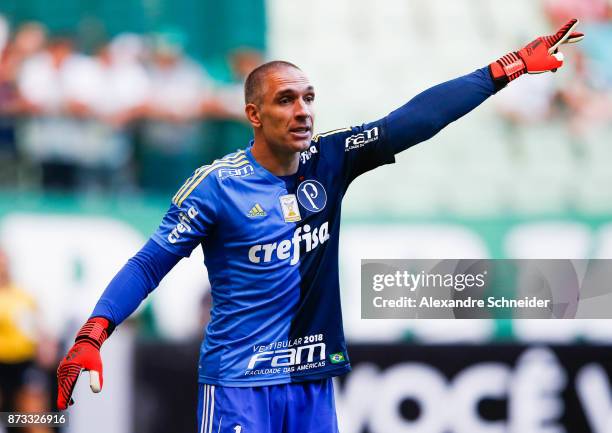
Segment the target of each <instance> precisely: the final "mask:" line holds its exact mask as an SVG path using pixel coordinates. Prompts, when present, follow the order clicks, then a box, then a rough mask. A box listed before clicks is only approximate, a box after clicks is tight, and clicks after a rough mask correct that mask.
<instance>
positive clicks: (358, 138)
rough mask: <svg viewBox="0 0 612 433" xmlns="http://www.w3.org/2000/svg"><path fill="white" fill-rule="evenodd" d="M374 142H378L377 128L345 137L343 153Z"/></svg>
mask: <svg viewBox="0 0 612 433" xmlns="http://www.w3.org/2000/svg"><path fill="white" fill-rule="evenodd" d="M376 140H378V126H375V127H374V128H372V129H367V130H365V131H363V132H361V133H359V134H355V135H351V136H350V137H347V139H346V140H345V141H344V151H345V152H348V151H349V150H353V149H359V148H361V147H363V146H365V145H366V144H368V143H371V142H373V141H376Z"/></svg>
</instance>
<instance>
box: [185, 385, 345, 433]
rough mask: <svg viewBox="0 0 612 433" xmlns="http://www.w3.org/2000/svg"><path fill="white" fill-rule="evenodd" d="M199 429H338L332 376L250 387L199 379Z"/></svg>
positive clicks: (288, 432) (290, 432)
mask: <svg viewBox="0 0 612 433" xmlns="http://www.w3.org/2000/svg"><path fill="white" fill-rule="evenodd" d="M197 432H198V433H338V420H337V418H336V407H335V404H334V387H333V383H332V379H331V378H327V379H322V380H316V381H312V382H301V383H288V384H282V385H270V386H258V387H250V388H239V387H226V386H217V385H208V384H204V383H201V384H199V388H198V430H197Z"/></svg>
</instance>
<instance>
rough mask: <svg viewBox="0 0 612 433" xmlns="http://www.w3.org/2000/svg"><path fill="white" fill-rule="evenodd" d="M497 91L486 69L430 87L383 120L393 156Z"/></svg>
mask: <svg viewBox="0 0 612 433" xmlns="http://www.w3.org/2000/svg"><path fill="white" fill-rule="evenodd" d="M496 92H497V89H496V88H495V85H494V83H493V79H492V78H491V74H490V73H489V68H488V67H485V68H482V69H477V70H476V71H474V72H472V73H471V74H468V75H464V76H462V77H459V78H455V79H454V80H450V81H447V82H445V83H442V84H438V85H437V86H434V87H431V88H430V89H427V90H425V91H424V92H422V93H420V94H418V95H417V96H415V97H414V98H412V99H411V100H410V101H409V102H407V103H406V104H405V105H403V106H402V107H400V108H398V109H397V110H395V111H393V112H391V113H390V114H389V115H388V116H387V117H386V118H385V120H386V131H387V141H388V143H389V145H390V146H391V147H392V149H393V151H394V153H396V154H397V153H399V152H401V151H403V150H406V149H408V148H409V147H411V146H414V145H415V144H417V143H420V142H422V141H425V140H428V139H430V138H431V137H433V136H434V135H436V134H437V133H438V132H439V131H440V130H442V129H443V128H444V127H445V126H447V125H448V124H449V123H451V122H454V121H455V120H457V119H459V118H460V117H462V116H464V115H466V114H467V113H469V112H470V111H472V110H473V109H474V108H476V107H478V106H479V105H480V104H482V103H483V102H484V101H485V100H486V99H487V98H488V97H489V96H491V95H493V94H495V93H496Z"/></svg>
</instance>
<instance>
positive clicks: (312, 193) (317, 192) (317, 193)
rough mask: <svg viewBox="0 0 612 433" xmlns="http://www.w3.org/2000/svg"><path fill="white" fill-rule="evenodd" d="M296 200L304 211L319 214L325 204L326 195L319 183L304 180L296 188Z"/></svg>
mask: <svg viewBox="0 0 612 433" xmlns="http://www.w3.org/2000/svg"><path fill="white" fill-rule="evenodd" d="M297 198H298V201H299V202H300V204H301V205H302V207H303V208H304V209H307V210H309V211H310V212H321V211H322V210H323V209H324V208H325V205H326V204H327V193H326V192H325V188H323V185H321V183H320V182H318V181H316V180H312V179H310V180H305V181H304V182H302V183H300V184H299V185H298V187H297Z"/></svg>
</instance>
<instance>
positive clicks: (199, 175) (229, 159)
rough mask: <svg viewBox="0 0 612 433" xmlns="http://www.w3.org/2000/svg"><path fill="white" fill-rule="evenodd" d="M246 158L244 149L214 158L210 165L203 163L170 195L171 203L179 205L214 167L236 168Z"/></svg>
mask: <svg viewBox="0 0 612 433" xmlns="http://www.w3.org/2000/svg"><path fill="white" fill-rule="evenodd" d="M247 163H248V160H247V159H246V156H245V154H244V150H240V151H238V152H236V153H235V154H233V155H231V156H226V157H224V158H222V159H217V160H215V161H214V162H213V163H212V164H210V165H204V166H202V167H200V168H198V169H197V170H196V171H195V172H194V174H193V176H191V177H190V178H189V179H187V181H186V182H185V183H184V184H183V186H182V187H181V188H180V189H179V190H178V192H177V193H176V194H175V195H174V197H172V203H174V204H176V205H177V206H180V205H181V204H182V203H183V201H184V200H185V199H186V198H187V197H188V196H189V194H191V192H192V191H193V190H194V189H195V188H196V187H197V186H198V185H199V184H200V182H202V181H203V180H204V178H206V176H208V175H209V174H210V172H212V171H213V170H215V169H216V168H221V167H229V168H238V167H242V166H243V165H245V164H247Z"/></svg>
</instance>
